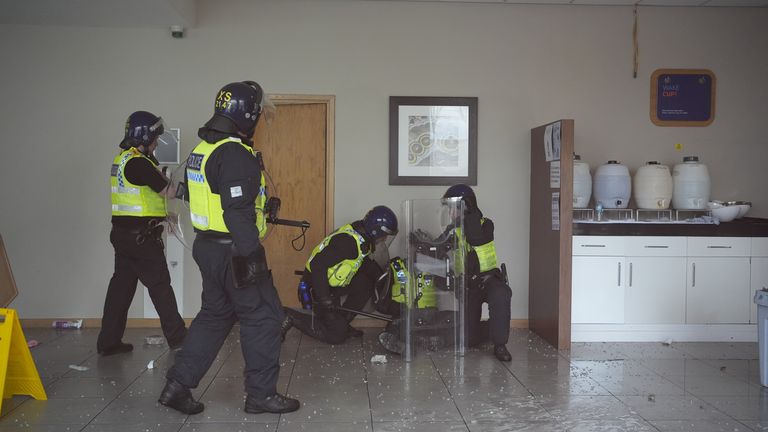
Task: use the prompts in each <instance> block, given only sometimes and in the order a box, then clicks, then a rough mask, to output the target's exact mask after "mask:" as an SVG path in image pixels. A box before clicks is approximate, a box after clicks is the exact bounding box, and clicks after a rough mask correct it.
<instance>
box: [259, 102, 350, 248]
mask: <svg viewBox="0 0 768 432" xmlns="http://www.w3.org/2000/svg"><path fill="white" fill-rule="evenodd" d="M269 98H270V99H271V100H272V102H273V103H274V104H275V105H298V104H302V105H304V104H323V105H325V232H324V235H328V233H330V232H331V231H333V228H334V221H333V205H334V188H335V181H334V180H335V178H336V173H335V164H334V161H335V160H336V158H335V143H336V142H335V139H336V135H335V133H336V130H335V124H336V96H334V95H307V94H295V95H294V94H270V95H269Z"/></svg>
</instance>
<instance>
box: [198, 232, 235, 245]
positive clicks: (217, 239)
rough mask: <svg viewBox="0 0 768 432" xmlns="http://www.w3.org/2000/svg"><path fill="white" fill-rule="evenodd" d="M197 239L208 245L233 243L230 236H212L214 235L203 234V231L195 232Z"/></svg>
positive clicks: (218, 234)
mask: <svg viewBox="0 0 768 432" xmlns="http://www.w3.org/2000/svg"><path fill="white" fill-rule="evenodd" d="M197 238H198V239H200V240H202V241H206V242H209V243H218V244H232V243H234V242H233V240H232V236H231V235H229V234H226V233H216V234H214V233H210V232H205V231H197Z"/></svg>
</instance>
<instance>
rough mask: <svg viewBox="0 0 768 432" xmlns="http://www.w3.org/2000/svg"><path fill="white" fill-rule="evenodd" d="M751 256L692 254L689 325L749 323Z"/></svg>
mask: <svg viewBox="0 0 768 432" xmlns="http://www.w3.org/2000/svg"><path fill="white" fill-rule="evenodd" d="M749 278H750V271H749V258H747V257H739V258H734V257H689V258H688V283H687V291H686V322H687V323H688V324H746V323H748V322H749V301H750V300H749V290H750V286H749Z"/></svg>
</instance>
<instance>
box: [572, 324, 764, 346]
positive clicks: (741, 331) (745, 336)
mask: <svg viewBox="0 0 768 432" xmlns="http://www.w3.org/2000/svg"><path fill="white" fill-rule="evenodd" d="M571 341H572V342H668V341H673V342H757V325H756V324H572V325H571Z"/></svg>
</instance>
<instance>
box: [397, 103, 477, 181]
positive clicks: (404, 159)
mask: <svg viewBox="0 0 768 432" xmlns="http://www.w3.org/2000/svg"><path fill="white" fill-rule="evenodd" d="M477 104H478V99H477V98H476V97H432V96H390V98H389V184H390V185H443V186H448V185H453V184H456V183H465V184H468V185H476V184H477Z"/></svg>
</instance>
